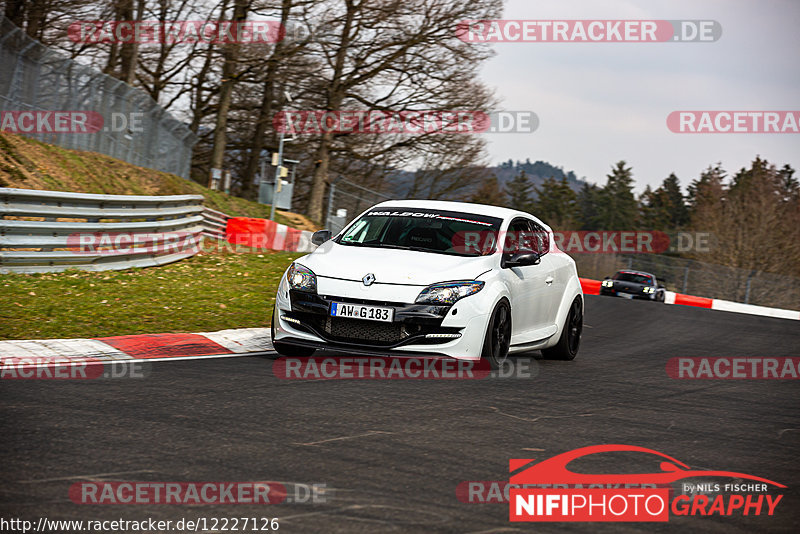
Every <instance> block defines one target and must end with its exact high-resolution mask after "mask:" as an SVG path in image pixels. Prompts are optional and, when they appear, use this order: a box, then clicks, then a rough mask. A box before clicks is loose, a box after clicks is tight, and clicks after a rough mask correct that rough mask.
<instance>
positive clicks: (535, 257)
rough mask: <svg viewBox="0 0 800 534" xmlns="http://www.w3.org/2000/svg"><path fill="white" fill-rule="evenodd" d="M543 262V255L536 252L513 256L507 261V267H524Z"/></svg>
mask: <svg viewBox="0 0 800 534" xmlns="http://www.w3.org/2000/svg"><path fill="white" fill-rule="evenodd" d="M539 262H541V255H540V254H538V253H536V252H522V253H518V254H512V255H511V256H510V257H509V258H508V259H507V260H506V261H505V265H504V266H505V267H524V266H526V265H537V264H539Z"/></svg>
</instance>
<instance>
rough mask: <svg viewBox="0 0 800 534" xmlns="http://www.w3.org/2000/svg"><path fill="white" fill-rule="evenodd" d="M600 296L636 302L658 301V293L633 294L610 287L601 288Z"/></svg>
mask: <svg viewBox="0 0 800 534" xmlns="http://www.w3.org/2000/svg"><path fill="white" fill-rule="evenodd" d="M600 294H601V295H604V296H606V297H622V298H629V299H635V300H656V293H631V292H628V291H620V290H617V289H614V288H610V287H600ZM628 295H629V296H628Z"/></svg>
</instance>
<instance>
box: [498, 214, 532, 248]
mask: <svg viewBox="0 0 800 534" xmlns="http://www.w3.org/2000/svg"><path fill="white" fill-rule="evenodd" d="M529 234H530V225H529V224H528V221H526V220H525V219H515V220H513V221H511V224H510V225H509V227H508V232H506V236H505V241H504V243H503V252H504V253H505V254H516V253H518V252H522V251H524V249H525V248H526V247H527V246H528V245H527V241H529V240H530V235H529Z"/></svg>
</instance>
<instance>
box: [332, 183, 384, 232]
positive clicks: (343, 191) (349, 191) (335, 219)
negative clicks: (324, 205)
mask: <svg viewBox="0 0 800 534" xmlns="http://www.w3.org/2000/svg"><path fill="white" fill-rule="evenodd" d="M386 200H391V197H388V196H386V195H384V194H382V193H378V192H377V191H374V190H372V189H369V188H366V187H363V186H360V185H358V184H354V183H353V182H348V181H347V180H345V179H343V178H338V179H336V180H334V181H333V182H332V183H331V185H330V187H329V188H328V213H327V216H326V217H325V222H326V224H325V228H327V229H328V230H330V231H331V232H332V233H333V235H336V234H338V233H339V232H340V231H341V230H342V229H343V228H344V227H345V226H346V225H347V223H349V222H350V221H352V220H353V219H355V218H356V216H357V215H359V214H360V213H361V212H362V211H364V210H365V209H367V208H369V207H370V206H374V205H375V204H378V203H380V202H384V201H386Z"/></svg>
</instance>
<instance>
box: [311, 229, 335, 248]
mask: <svg viewBox="0 0 800 534" xmlns="http://www.w3.org/2000/svg"><path fill="white" fill-rule="evenodd" d="M330 238H331V231H330V230H318V231H316V232H314V233H313V234H312V235H311V242H312V243H314V244H315V245H317V246H319V245H321V244H323V243H324V242H325V241H329V240H330Z"/></svg>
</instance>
